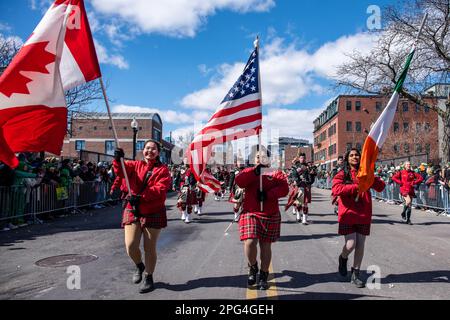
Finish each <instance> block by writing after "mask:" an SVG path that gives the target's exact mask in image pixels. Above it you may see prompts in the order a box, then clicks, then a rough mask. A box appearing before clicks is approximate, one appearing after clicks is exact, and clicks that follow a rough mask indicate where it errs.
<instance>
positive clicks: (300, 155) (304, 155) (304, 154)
mask: <svg viewBox="0 0 450 320" xmlns="http://www.w3.org/2000/svg"><path fill="white" fill-rule="evenodd" d="M298 156H299V157H305V158H306V153H304V152H302V153H300V154H299V155H298Z"/></svg>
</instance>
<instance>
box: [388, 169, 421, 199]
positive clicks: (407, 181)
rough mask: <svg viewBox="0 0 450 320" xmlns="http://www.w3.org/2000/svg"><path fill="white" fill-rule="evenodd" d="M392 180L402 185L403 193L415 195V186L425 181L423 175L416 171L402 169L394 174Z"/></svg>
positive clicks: (401, 191)
mask: <svg viewBox="0 0 450 320" xmlns="http://www.w3.org/2000/svg"><path fill="white" fill-rule="evenodd" d="M392 180H393V181H395V182H396V183H398V184H399V185H400V193H401V194H402V195H411V196H415V192H414V186H416V185H418V184H420V183H421V182H422V181H423V177H422V176H421V175H420V174H418V173H417V172H414V171H411V170H409V171H407V170H402V171H399V172H397V173H396V174H394V175H393V176H392Z"/></svg>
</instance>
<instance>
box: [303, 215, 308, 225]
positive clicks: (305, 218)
mask: <svg viewBox="0 0 450 320" xmlns="http://www.w3.org/2000/svg"><path fill="white" fill-rule="evenodd" d="M302 224H303V225H307V224H308V219H307V215H306V214H303V218H302Z"/></svg>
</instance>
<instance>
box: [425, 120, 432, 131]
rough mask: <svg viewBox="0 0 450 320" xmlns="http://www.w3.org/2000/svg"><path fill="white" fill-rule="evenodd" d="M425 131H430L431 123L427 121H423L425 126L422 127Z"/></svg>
mask: <svg viewBox="0 0 450 320" xmlns="http://www.w3.org/2000/svg"><path fill="white" fill-rule="evenodd" d="M423 128H424V130H425V132H430V131H431V125H430V123H429V122H427V123H425V126H424V127H423Z"/></svg>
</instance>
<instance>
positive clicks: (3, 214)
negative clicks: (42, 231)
mask: <svg viewBox="0 0 450 320" xmlns="http://www.w3.org/2000/svg"><path fill="white" fill-rule="evenodd" d="M57 188H58V187H57V186H55V185H47V184H40V185H38V186H35V187H27V186H11V187H0V222H4V221H8V222H13V223H14V224H21V223H23V222H26V221H27V222H30V221H33V222H36V218H37V216H38V215H41V214H44V213H51V212H64V211H70V210H79V208H83V207H87V206H94V205H99V204H102V203H107V202H110V201H116V200H118V196H119V195H118V194H117V193H116V194H115V195H114V196H111V195H110V194H109V190H110V188H111V185H110V184H109V183H105V182H83V183H82V184H77V183H72V184H71V185H69V186H68V187H67V189H66V193H63V194H64V196H61V195H60V196H59V198H58V192H57Z"/></svg>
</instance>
